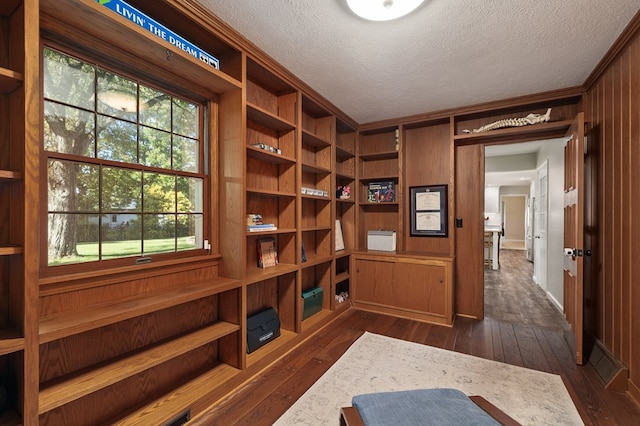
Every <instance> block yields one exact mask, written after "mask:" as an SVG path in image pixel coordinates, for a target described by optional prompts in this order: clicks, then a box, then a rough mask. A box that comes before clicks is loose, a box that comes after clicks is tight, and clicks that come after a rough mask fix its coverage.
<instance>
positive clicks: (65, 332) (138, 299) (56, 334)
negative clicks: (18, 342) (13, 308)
mask: <svg viewBox="0 0 640 426" xmlns="http://www.w3.org/2000/svg"><path fill="white" fill-rule="evenodd" d="M238 287H240V281H238V280H233V279H228V278H218V279H216V280H215V281H204V282H198V283H194V284H188V285H184V286H180V287H176V288H171V289H168V290H164V291H160V292H156V293H153V294H140V295H138V296H135V297H130V298H128V299H126V300H115V301H113V302H109V303H105V304H102V305H97V306H88V307H86V308H84V309H74V310H72V311H65V312H60V313H56V314H49V315H44V316H42V317H40V343H47V342H51V341H53V340H57V339H62V338H65V337H68V336H72V335H74V334H78V333H83V332H85V331H89V330H94V329H96V328H99V327H104V326H107V325H110V324H115V323H117V322H120V321H124V320H127V319H131V318H135V317H138V316H142V315H145V314H148V313H151V312H156V311H159V310H162V309H165V308H168V307H171V306H175V305H179V304H182V303H187V302H192V301H194V300H198V299H203V298H205V297H208V296H211V295H214V294H219V293H222V292H225V291H229V290H233V289H236V288H238Z"/></svg>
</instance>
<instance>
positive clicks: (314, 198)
mask: <svg viewBox="0 0 640 426" xmlns="http://www.w3.org/2000/svg"><path fill="white" fill-rule="evenodd" d="M302 198H305V199H309V200H320V201H331V198H330V197H323V196H321V195H309V194H302Z"/></svg>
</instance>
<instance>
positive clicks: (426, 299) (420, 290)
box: [392, 260, 447, 316]
mask: <svg viewBox="0 0 640 426" xmlns="http://www.w3.org/2000/svg"><path fill="white" fill-rule="evenodd" d="M394 268H395V270H394V275H393V277H394V279H395V282H394V290H395V291H393V295H392V304H393V306H395V307H398V308H401V309H409V310H413V311H418V312H426V313H429V314H434V315H438V316H440V315H441V316H444V315H446V313H447V297H446V294H447V269H446V267H445V265H444V264H431V263H422V262H412V261H410V260H407V261H401V262H398V263H396V264H395V265H394Z"/></svg>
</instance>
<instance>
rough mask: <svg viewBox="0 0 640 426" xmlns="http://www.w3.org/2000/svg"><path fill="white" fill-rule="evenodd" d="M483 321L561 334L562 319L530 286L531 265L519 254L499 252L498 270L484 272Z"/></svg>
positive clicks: (540, 291) (532, 283) (542, 296)
mask: <svg viewBox="0 0 640 426" xmlns="http://www.w3.org/2000/svg"><path fill="white" fill-rule="evenodd" d="M484 274H485V275H484V314H485V317H486V318H491V319H494V320H499V321H509V322H516V323H521V324H530V325H537V326H540V327H545V328H550V329H553V330H562V324H563V322H564V317H563V315H562V313H561V312H560V311H559V310H558V309H557V308H556V307H555V306H554V305H553V304H552V303H551V301H550V300H549V299H548V297H547V295H546V294H545V292H544V290H543V289H542V288H540V287H539V286H538V285H537V284H536V283H535V282H533V278H532V277H533V263H531V262H529V261H528V260H527V259H526V258H525V252H524V251H522V250H500V269H498V270H497V271H494V270H490V269H488V268H485V270H484Z"/></svg>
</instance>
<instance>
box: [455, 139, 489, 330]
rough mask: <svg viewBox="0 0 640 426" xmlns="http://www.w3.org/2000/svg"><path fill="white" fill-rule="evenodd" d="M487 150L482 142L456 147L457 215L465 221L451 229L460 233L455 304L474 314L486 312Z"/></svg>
mask: <svg viewBox="0 0 640 426" xmlns="http://www.w3.org/2000/svg"><path fill="white" fill-rule="evenodd" d="M483 150H484V147H483V146H482V145H463V146H456V148H455V156H456V165H455V187H456V191H455V194H456V199H455V211H454V215H455V218H460V219H461V220H462V221H463V225H462V227H460V228H454V229H452V230H451V232H455V233H456V235H455V240H456V252H455V254H456V262H455V274H454V279H455V285H456V287H455V291H454V295H455V304H454V306H455V313H456V314H458V315H462V316H469V317H474V318H483V316H484V313H483V312H484V280H483V277H484V272H483V268H484V266H483V261H482V259H483V244H482V241H483V238H484V221H483V217H482V212H483V211H484V209H483V206H484V162H483V159H484V153H483ZM479 213H480V214H479Z"/></svg>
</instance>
